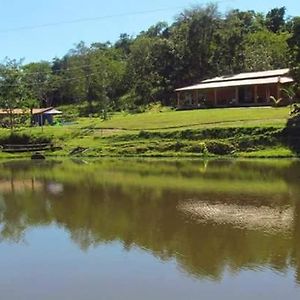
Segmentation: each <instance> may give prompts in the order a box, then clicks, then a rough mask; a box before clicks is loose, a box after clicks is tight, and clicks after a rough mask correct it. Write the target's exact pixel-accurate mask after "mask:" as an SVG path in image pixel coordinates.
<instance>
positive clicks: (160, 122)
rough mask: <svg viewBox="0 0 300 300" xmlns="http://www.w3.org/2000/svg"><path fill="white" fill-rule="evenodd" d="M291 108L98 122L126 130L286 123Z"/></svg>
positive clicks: (168, 114)
mask: <svg viewBox="0 0 300 300" xmlns="http://www.w3.org/2000/svg"><path fill="white" fill-rule="evenodd" d="M288 112H289V110H288V108H286V107H284V108H272V107H266V108H264V107H260V108H227V109H226V108H225V109H224V108H222V109H205V110H191V111H169V112H161V113H151V112H149V113H141V114H134V115H125V114H117V115H115V116H113V117H112V118H111V119H110V120H107V121H103V122H99V123H98V124H95V125H96V126H97V127H98V128H114V129H126V130H161V129H182V128H203V127H204V128H205V127H223V126H260V125H262V126H265V125H270V126H284V124H285V122H286V119H287V116H288Z"/></svg>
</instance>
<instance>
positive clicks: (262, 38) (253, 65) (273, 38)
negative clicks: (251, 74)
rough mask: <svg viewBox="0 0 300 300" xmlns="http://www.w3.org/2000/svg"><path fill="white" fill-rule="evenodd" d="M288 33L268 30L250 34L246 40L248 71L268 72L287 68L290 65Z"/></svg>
mask: <svg viewBox="0 0 300 300" xmlns="http://www.w3.org/2000/svg"><path fill="white" fill-rule="evenodd" d="M288 38H289V34H288V33H285V32H283V33H278V34H276V33H273V32H270V31H267V30H262V31H257V32H254V33H250V34H248V35H247V37H246V38H245V42H244V47H245V50H244V55H245V70H246V71H266V70H271V69H280V68H286V67H287V66H288V64H289V59H288V58H289V55H288V52H289V48H288V44H287V40H288Z"/></svg>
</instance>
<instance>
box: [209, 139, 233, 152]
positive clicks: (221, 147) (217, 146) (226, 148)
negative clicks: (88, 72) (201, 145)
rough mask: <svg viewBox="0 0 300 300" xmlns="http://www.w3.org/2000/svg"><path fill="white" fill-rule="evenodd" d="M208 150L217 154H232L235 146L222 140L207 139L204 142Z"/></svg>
mask: <svg viewBox="0 0 300 300" xmlns="http://www.w3.org/2000/svg"><path fill="white" fill-rule="evenodd" d="M205 145H206V148H207V150H208V152H210V153H212V154H217V155H226V154H232V153H233V152H234V151H235V147H234V146H233V145H232V144H230V143H227V142H224V141H207V142H206V143H205Z"/></svg>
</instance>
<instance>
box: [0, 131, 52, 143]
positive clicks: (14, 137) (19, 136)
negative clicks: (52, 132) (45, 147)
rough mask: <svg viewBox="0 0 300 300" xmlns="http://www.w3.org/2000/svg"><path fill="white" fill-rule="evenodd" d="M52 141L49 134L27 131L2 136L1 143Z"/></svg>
mask: <svg viewBox="0 0 300 300" xmlns="http://www.w3.org/2000/svg"><path fill="white" fill-rule="evenodd" d="M48 142H51V139H50V138H49V137H47V136H33V135H29V134H26V133H16V132H14V133H11V134H9V135H4V136H0V145H4V144H13V145H18V144H19V145H26V144H40V143H48Z"/></svg>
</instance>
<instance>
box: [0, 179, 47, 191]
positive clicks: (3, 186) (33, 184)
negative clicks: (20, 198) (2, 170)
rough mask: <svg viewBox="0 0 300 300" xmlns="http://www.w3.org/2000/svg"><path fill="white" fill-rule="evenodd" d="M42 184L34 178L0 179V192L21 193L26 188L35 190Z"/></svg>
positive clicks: (39, 188)
mask: <svg viewBox="0 0 300 300" xmlns="http://www.w3.org/2000/svg"><path fill="white" fill-rule="evenodd" d="M42 187H43V184H42V183H41V182H40V181H38V180H35V179H33V178H32V179H23V180H22V179H14V178H11V179H10V180H0V193H13V192H17V193H22V192H24V191H26V190H30V191H37V190H41V189H42Z"/></svg>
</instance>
